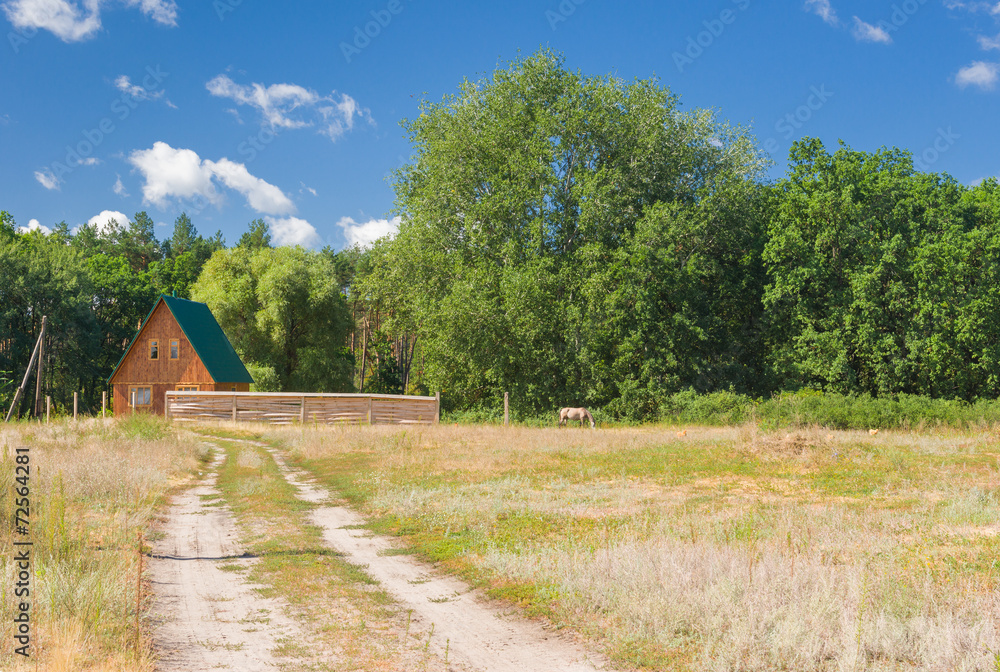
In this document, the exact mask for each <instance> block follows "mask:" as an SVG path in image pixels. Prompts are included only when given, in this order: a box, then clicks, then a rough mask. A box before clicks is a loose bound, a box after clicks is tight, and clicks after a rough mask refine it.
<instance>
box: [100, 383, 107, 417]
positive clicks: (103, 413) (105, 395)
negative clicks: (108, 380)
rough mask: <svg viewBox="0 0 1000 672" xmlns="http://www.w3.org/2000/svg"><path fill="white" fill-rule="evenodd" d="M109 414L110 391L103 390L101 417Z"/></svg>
mask: <svg viewBox="0 0 1000 672" xmlns="http://www.w3.org/2000/svg"><path fill="white" fill-rule="evenodd" d="M107 414H108V391H107V390H104V391H103V392H101V417H102V418H103V417H104V416H105V415H107Z"/></svg>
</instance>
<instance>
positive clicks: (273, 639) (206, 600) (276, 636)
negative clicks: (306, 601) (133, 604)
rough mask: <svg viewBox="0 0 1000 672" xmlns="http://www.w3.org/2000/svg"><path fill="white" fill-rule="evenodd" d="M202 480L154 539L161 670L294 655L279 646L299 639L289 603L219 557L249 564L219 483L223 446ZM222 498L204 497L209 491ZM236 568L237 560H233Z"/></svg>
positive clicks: (247, 669) (270, 665) (263, 664)
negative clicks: (278, 652)
mask: <svg viewBox="0 0 1000 672" xmlns="http://www.w3.org/2000/svg"><path fill="white" fill-rule="evenodd" d="M214 450H215V453H216V454H215V459H214V460H213V461H212V463H211V464H210V468H209V473H208V475H207V476H206V477H205V478H204V479H203V480H202V482H201V483H199V484H198V485H196V486H195V487H193V488H191V489H189V490H187V491H186V492H184V493H183V494H181V495H179V496H177V497H175V498H174V500H173V505H172V506H171V507H170V509H169V510H168V512H167V516H166V522H165V524H164V525H163V526H162V527H161V528H160V532H161V534H162V537H161V538H160V539H158V540H157V541H155V542H154V544H153V551H152V556H151V560H150V562H149V571H150V576H151V584H152V587H153V590H154V592H155V601H154V605H153V621H154V624H155V630H154V636H153V642H154V646H155V648H156V650H157V653H158V655H159V662H158V664H157V670H161V671H162V672H202V671H203V670H204V671H207V670H220V669H229V670H238V671H239V672H269V671H271V670H278V669H281V668H284V669H287V667H288V666H289V664H290V663H294V662H296V661H295V660H294V659H290V658H289V657H288V656H281V659H280V667H279V663H278V662H277V660H276V658H275V656H274V649H275V648H277V647H278V646H280V645H281V643H282V642H283V641H293V640H296V639H300V637H301V633H300V632H299V631H298V628H297V626H296V625H295V624H294V623H293V622H292V621H291V620H290V619H289V618H287V617H286V616H284V611H285V607H286V605H285V603H284V602H283V601H281V600H276V599H267V598H264V597H262V596H261V595H260V594H259V593H258V592H257V591H256V590H255V588H256V586H254V585H253V584H250V583H247V582H245V581H243V579H242V578H241V576H240V574H243V573H244V572H240V573H239V574H237V573H235V572H233V571H223V570H222V569H220V566H221V565H230V566H232V565H237V566H240V567H243V568H246V569H248V568H249V567H250V566H251V565H252V564H253V563H254V562H255V561H256V560H255V559H253V558H250V557H248V556H247V555H246V553H245V552H244V550H243V549H242V548H241V547H240V545H239V542H238V533H237V530H236V525H235V522H234V519H233V515H232V513H231V512H230V510H229V509H228V508H227V507H225V505H224V504H223V502H222V500H221V497H220V493H219V491H218V490H217V489H216V488H215V483H216V480H217V478H218V471H219V468H220V466H221V465H222V463H223V461H224V459H225V458H224V453H223V452H222V451H220V450H218V448H215V449H214ZM212 497H218V499H216V500H214V501H213V502H211V504H209V503H206V502H205V501H204V500H205V499H206V498H212ZM230 568H231V569H232V567H230Z"/></svg>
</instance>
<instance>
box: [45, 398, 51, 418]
mask: <svg viewBox="0 0 1000 672" xmlns="http://www.w3.org/2000/svg"><path fill="white" fill-rule="evenodd" d="M51 414H52V397H50V396H46V397H45V422H48V421H49V415H51Z"/></svg>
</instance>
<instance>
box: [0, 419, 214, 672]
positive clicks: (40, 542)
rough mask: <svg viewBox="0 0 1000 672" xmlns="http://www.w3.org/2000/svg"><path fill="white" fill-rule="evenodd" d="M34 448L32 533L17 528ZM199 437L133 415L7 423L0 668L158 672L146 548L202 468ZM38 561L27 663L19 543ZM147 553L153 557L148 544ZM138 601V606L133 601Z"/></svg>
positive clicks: (0, 494) (0, 434) (1, 496)
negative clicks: (22, 651) (171, 501)
mask: <svg viewBox="0 0 1000 672" xmlns="http://www.w3.org/2000/svg"><path fill="white" fill-rule="evenodd" d="M25 447H27V448H28V449H29V453H28V454H29V455H30V469H31V471H30V474H29V477H30V480H29V481H28V484H29V496H28V499H29V501H30V505H31V515H30V534H29V535H27V537H25V536H22V535H18V534H17V532H16V528H15V525H14V523H15V516H14V514H15V506H14V505H15V503H16V502H15V498H16V491H15V488H14V486H15V485H16V481H15V468H14V467H15V451H16V450H17V449H18V448H25ZM202 451H203V447H202V446H201V445H200V440H199V439H198V438H197V437H195V436H194V435H191V434H188V433H183V434H179V433H177V432H174V431H171V430H169V429H168V426H167V425H165V424H164V423H162V422H160V421H158V420H156V419H152V418H145V417H142V416H137V417H135V418H133V419H130V420H128V421H126V422H115V421H112V420H106V421H102V420H97V419H90V420H84V421H81V422H73V421H70V420H63V421H60V422H54V423H52V424H47V425H38V424H30V423H15V424H12V425H0V488H2V490H0V521H2V522H0V594H2V595H3V600H2V602H0V641H2V642H3V646H2V647H0V669H4V670H19V669H24V670H35V669H44V670H47V671H49V672H69V671H70V670H95V671H105V670H106V671H108V672H111V671H119V670H131V671H136V672H145V671H147V670H152V669H153V664H154V663H153V660H154V659H153V655H152V652H151V650H150V648H149V638H148V631H147V630H146V627H147V624H146V623H145V622H144V621H143V620H142V619H141V618H140V619H139V621H138V624H139V629H138V630H137V628H136V624H137V620H136V609H137V607H138V610H139V615H140V616H142V615H143V613H144V612H145V611H146V607H147V605H148V601H149V599H150V594H149V591H148V586H143V589H142V592H141V593H140V589H139V586H140V585H141V584H140V583H139V581H138V570H139V544H140V540H141V538H142V536H144V535H146V534H147V533H148V530H149V526H150V523H151V520H152V518H153V516H154V513H155V510H156V508H157V506H158V505H160V504H161V503H162V502H163V499H164V496H165V494H166V493H167V492H168V491H169V490H170V489H171V488H172V487H173V486H174V485H176V484H178V483H181V482H183V481H185V480H186V477H187V476H188V475H189V474H190V473H191V472H192V471H194V470H196V469H198V468H199V464H200V463H199V458H200V457H201V456H202V454H203V452H202ZM24 538H29V539H30V540H31V542H32V544H33V546H32V554H33V560H34V566H33V576H32V584H33V586H32V588H33V594H32V596H31V600H30V601H31V610H30V615H31V619H32V622H31V645H32V648H31V654H32V657H31V658H30V659H27V660H26V659H24V658H23V657H22V656H18V655H15V654H14V647H15V644H14V631H13V627H14V623H13V618H14V609H15V602H16V600H15V599H14V595H13V592H14V585H15V564H14V541H16V540H22V539H24ZM145 550H148V544H146V548H145ZM137 598H138V601H137Z"/></svg>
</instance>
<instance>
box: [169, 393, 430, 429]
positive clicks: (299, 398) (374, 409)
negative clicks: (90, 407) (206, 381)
mask: <svg viewBox="0 0 1000 672" xmlns="http://www.w3.org/2000/svg"><path fill="white" fill-rule="evenodd" d="M164 408H165V415H166V417H167V418H168V419H173V420H182V421H204V420H229V421H230V422H266V423H269V424H272V425H290V424H294V423H309V424H316V425H337V424H342V423H356V424H370V425H412V424H434V423H437V422H438V421H439V420H440V418H441V399H440V395H435V396H433V397H415V396H403V395H398V394H299V393H295V392H178V391H170V392H167V393H166V403H165V405H164Z"/></svg>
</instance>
